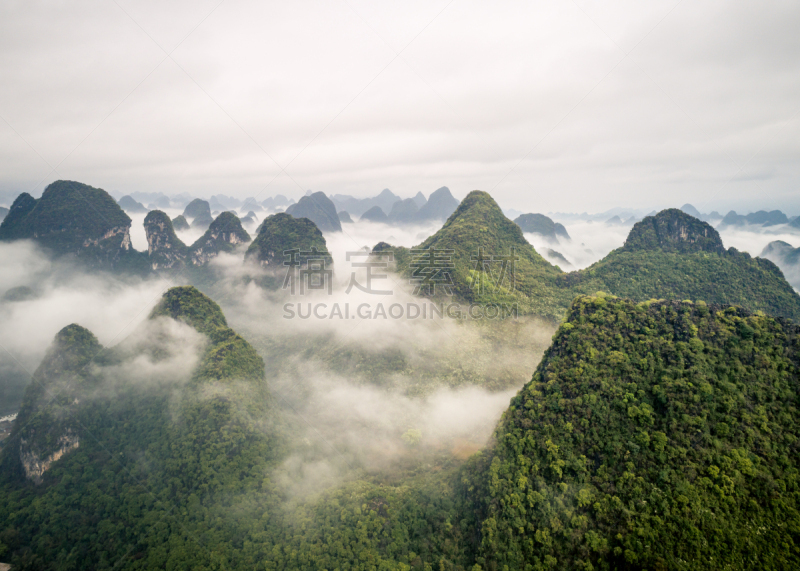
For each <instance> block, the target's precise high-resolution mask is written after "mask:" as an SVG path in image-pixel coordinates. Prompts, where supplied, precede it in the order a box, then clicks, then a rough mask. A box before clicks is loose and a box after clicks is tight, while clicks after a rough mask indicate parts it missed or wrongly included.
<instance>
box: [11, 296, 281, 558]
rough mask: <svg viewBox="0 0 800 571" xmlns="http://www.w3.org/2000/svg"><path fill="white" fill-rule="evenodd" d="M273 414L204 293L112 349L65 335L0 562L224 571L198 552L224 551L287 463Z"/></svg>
mask: <svg viewBox="0 0 800 571" xmlns="http://www.w3.org/2000/svg"><path fill="white" fill-rule="evenodd" d="M181 323H182V324H183V325H180V324H181ZM187 346H189V347H195V348H196V352H194V353H192V354H191V355H190V354H185V353H184V352H185V351H186V348H187ZM159 365H161V367H160V368H159ZM142 370H144V371H145V372H144V373H140V371H142ZM271 409H272V403H271V399H270V397H269V394H268V391H267V388H266V382H265V379H264V363H263V361H262V360H261V358H260V357H259V356H258V354H257V353H256V352H255V351H254V350H253V349H252V347H251V346H250V345H249V344H248V343H247V342H246V341H244V339H242V338H241V337H239V336H238V335H237V334H236V333H235V332H233V331H232V330H230V329H229V328H228V327H227V325H226V322H225V318H224V316H223V315H222V313H221V311H220V309H219V307H218V306H217V305H216V304H215V303H214V302H213V301H211V300H210V299H208V298H206V297H205V296H203V295H202V294H200V293H199V292H197V290H195V289H194V288H191V287H182V288H173V289H171V290H170V291H169V292H167V294H165V296H164V297H163V299H162V300H161V302H160V303H159V304H158V305H157V306H156V308H155V309H154V310H153V312H152V314H151V316H150V319H149V320H148V322H147V323H146V324H145V325H144V326H143V328H142V329H141V330H140V332H139V333H138V334H135V335H133V336H132V338H131V339H129V340H128V341H127V342H125V343H123V344H121V345H120V346H117V347H115V348H113V349H110V350H103V349H102V347H100V346H99V344H98V343H97V340H96V339H95V338H94V336H93V335H91V333H89V332H88V331H87V330H85V329H83V328H81V327H79V326H77V325H71V326H68V327H66V328H65V329H64V330H62V331H61V332H60V333H59V334H58V336H57V338H56V341H55V342H54V345H53V346H52V347H51V349H50V351H49V352H48V355H47V357H46V358H45V360H44V362H43V363H42V365H41V366H40V368H39V369H38V370H37V372H36V374H35V377H34V381H33V382H32V384H31V385H30V386H29V389H28V392H27V394H26V396H25V401H24V403H23V408H22V411H21V413H20V416H19V417H18V421H17V422H16V423H15V427H14V431H13V432H12V435H11V437H10V442H9V443H8V444H7V445H6V446H4V448H3V451H2V456H1V457H0V486H2V491H1V492H0V493H2V496H3V498H4V502H2V503H1V504H2V505H0V521H2V526H0V557H2V558H3V559H4V560H5V559H10V560H11V561H12V562H14V563H15V565H16V567H15V568H20V569H42V568H52V569H56V568H58V569H89V568H92V569H102V568H112V567H114V566H121V567H122V568H131V567H133V568H154V567H155V568H160V567H163V566H165V565H173V566H177V567H178V568H181V567H185V566H186V565H188V566H190V567H191V566H193V564H192V563H191V562H195V563H197V564H206V565H209V564H211V563H210V562H211V561H212V560H213V559H214V554H213V553H209V552H208V550H202V551H201V553H200V554H199V555H198V554H196V553H195V552H196V551H197V546H196V545H195V542H198V541H199V542H200V543H202V542H203V541H218V539H214V540H211V539H209V537H216V536H215V534H219V533H220V532H219V531H218V530H217V531H215V529H217V528H218V527H219V526H221V525H223V524H222V519H221V518H223V517H228V518H231V517H235V513H233V512H230V513H226V510H227V509H228V508H231V503H232V502H233V503H235V502H237V501H241V498H239V499H236V498H237V497H238V496H239V495H241V494H243V493H245V491H246V490H260V489H261V488H262V487H265V486H266V487H268V480H265V479H264V476H265V474H266V472H267V471H268V469H269V467H270V466H271V465H272V463H274V461H275V459H276V458H278V457H279V456H280V454H281V448H280V446H281V440H280V438H279V437H278V432H279V430H280V428H279V426H278V423H277V422H276V419H275V415H274V414H271ZM64 435H67V436H68V440H66V441H65V440H64V438H63V437H64ZM53 452H56V455H55V456H53V455H52V453H53ZM31 453H36V455H37V458H34V459H33V460H36V461H38V460H47V459H50V460H52V464H51V465H48V466H46V467H45V469H44V470H41V466H42V465H43V464H44V463H43V462H41V461H39V462H38V464H37V463H36V461H33V462H32V461H31V458H32V457H31ZM29 466H32V467H33V468H36V467H37V466H38V467H39V473H35V470H31V469H30V467H29ZM234 511H235V510H234ZM226 537H227V538H228V541H230V538H229V536H226ZM212 551H213V550H212ZM195 568H198V567H195Z"/></svg>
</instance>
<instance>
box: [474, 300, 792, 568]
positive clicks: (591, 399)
mask: <svg viewBox="0 0 800 571" xmlns="http://www.w3.org/2000/svg"><path fill="white" fill-rule="evenodd" d="M798 333H800V329H798V326H797V325H795V324H793V323H791V322H788V321H785V320H780V319H774V318H771V317H767V316H764V315H763V314H762V315H759V314H752V313H749V312H747V311H744V310H742V309H741V308H737V307H723V306H713V305H706V304H705V303H691V302H678V301H664V302H644V303H638V304H637V303H634V302H631V301H627V300H621V299H616V298H614V297H610V296H607V295H603V296H594V297H579V298H577V299H576V300H575V302H574V303H573V304H572V306H571V309H570V313H569V316H568V318H567V320H566V321H565V322H564V323H563V324H562V326H561V328H560V329H559V331H558V333H557V334H556V336H555V337H554V340H553V345H552V346H551V348H550V349H549V350H548V351H547V352H546V353H545V356H544V358H543V360H542V362H541V363H540V365H539V367H538V368H537V370H536V372H535V374H534V375H533V379H532V380H531V382H530V383H529V384H527V385H526V386H525V387H524V388H523V389H522V390H521V391H520V392H519V394H518V395H517V396H516V397H515V398H514V399H513V400H512V402H511V406H510V407H509V409H508V411H507V412H506V413H505V414H504V416H503V418H502V420H501V422H500V425H499V426H498V428H497V430H496V433H495V436H494V444H493V445H492V447H491V448H490V450H489V451H488V453H487V455H486V457H485V460H483V461H484V462H485V466H486V476H485V480H484V484H483V485H484V486H485V488H479V489H482V490H485V493H486V494H487V496H488V499H487V502H486V507H485V510H486V511H485V514H486V515H485V517H484V519H483V524H482V528H481V536H482V538H481V549H480V556H479V562H480V563H481V564H482V565H485V566H486V568H489V569H494V568H497V569H501V568H504V566H507V568H509V569H522V568H529V567H528V566H530V568H532V569H588V568H592V569H621V568H623V569H684V568H685V569H709V570H713V569H721V568H726V569H753V568H770V569H791V568H796V567H797V566H798V564H800V543H799V542H798V531H800V511H798V502H799V501H800V477H799V476H798V474H800V470H799V469H800V454H798V447H800V415H798V412H800V411H798V403H799V402H800V377H798V365H800V344H799V343H798V339H799V337H798ZM479 495H480V494H479ZM754 530H758V532H757V533H756V532H755V531H754Z"/></svg>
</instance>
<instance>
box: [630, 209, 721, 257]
mask: <svg viewBox="0 0 800 571" xmlns="http://www.w3.org/2000/svg"><path fill="white" fill-rule="evenodd" d="M623 248H625V249H626V250H630V251H635V250H661V251H664V252H690V251H691V252H696V251H703V252H713V253H715V254H724V253H725V246H723V245H722V238H720V236H719V232H717V231H716V230H715V229H714V227H713V226H711V224H709V223H708V222H703V221H702V220H699V219H698V218H695V217H694V216H691V215H689V214H687V213H685V212H683V211H682V210H678V209H677V208H670V209H667V210H662V211H661V212H659V213H658V214H656V215H655V216H647V217H645V218H644V219H643V220H640V221H639V222H637V223H636V224H634V226H633V228H632V229H631V231H630V233H629V234H628V237H627V239H626V240H625V245H624V246H623Z"/></svg>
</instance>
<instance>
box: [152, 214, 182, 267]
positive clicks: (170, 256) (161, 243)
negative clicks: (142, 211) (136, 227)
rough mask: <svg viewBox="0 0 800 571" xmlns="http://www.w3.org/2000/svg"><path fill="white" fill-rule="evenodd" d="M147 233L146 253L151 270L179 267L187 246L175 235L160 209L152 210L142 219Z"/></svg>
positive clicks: (166, 217)
mask: <svg viewBox="0 0 800 571" xmlns="http://www.w3.org/2000/svg"><path fill="white" fill-rule="evenodd" d="M144 230H145V233H146V234H147V255H148V258H149V260H150V267H151V268H152V269H153V270H163V269H169V268H176V267H180V266H182V265H183V264H184V262H185V261H186V257H187V255H188V248H187V247H186V244H184V243H183V242H181V239H180V238H178V237H177V236H176V235H175V230H174V229H173V227H172V221H171V220H170V219H169V216H167V215H166V214H165V213H164V212H162V211H161V210H152V211H151V212H149V213H148V214H147V216H146V217H145V219H144Z"/></svg>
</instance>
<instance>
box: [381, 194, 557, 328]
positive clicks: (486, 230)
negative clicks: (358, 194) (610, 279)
mask: <svg viewBox="0 0 800 571" xmlns="http://www.w3.org/2000/svg"><path fill="white" fill-rule="evenodd" d="M432 200H433V197H431V201H432ZM431 201H429V202H428V204H430V203H431ZM415 249H416V250H428V249H435V250H442V251H443V252H442V256H443V259H444V260H447V261H448V262H450V263H452V268H451V269H448V270H446V272H445V271H441V272H439V273H438V275H436V276H434V277H432V278H431V279H430V280H428V281H431V282H434V283H435V282H436V281H439V282H440V284H439V285H441V286H447V285H449V286H450V288H451V290H452V293H453V294H454V295H455V296H457V297H458V298H460V299H463V300H465V301H467V302H471V303H480V304H508V305H517V306H519V312H520V313H535V314H538V315H542V316H545V317H548V318H550V319H557V318H558V316H560V314H561V313H562V312H563V308H564V307H566V305H567V304H568V303H569V300H570V299H571V293H570V292H569V291H566V290H561V289H559V288H558V287H557V286H556V277H557V276H558V275H560V274H561V273H562V272H561V271H560V270H559V269H558V268H556V267H555V266H553V265H551V264H550V263H549V262H548V261H547V260H545V259H544V258H543V257H542V256H541V255H539V254H538V253H537V252H536V250H535V249H534V248H533V246H531V245H530V244H529V243H528V242H527V241H526V240H525V238H524V237H523V235H522V230H521V229H520V227H519V226H517V225H516V224H515V223H514V222H512V221H511V220H509V219H508V218H506V217H505V215H504V214H503V212H502V210H500V207H499V206H498V205H497V203H496V202H495V201H494V199H492V197H491V196H489V194H488V193H486V192H482V191H478V190H474V191H472V192H470V193H469V194H468V195H467V197H466V198H465V199H464V200H463V201H462V202H461V204H460V205H459V206H458V208H457V209H456V211H455V212H453V214H452V215H451V216H450V218H449V219H448V220H447V222H445V224H444V226H442V228H441V229H440V230H439V231H438V232H436V233H435V234H434V235H432V236H430V237H429V238H428V239H427V240H425V241H424V242H423V243H422V244H420V245H419V246H417V247H416V248H415ZM412 252H413V250H412V251H408V250H399V251H398V252H397V255H398V267H399V268H400V269H401V270H402V271H404V272H405V274H406V275H407V276H408V277H409V278H410V279H412V282H416V283H417V284H419V283H420V282H422V281H423V278H421V277H417V276H425V275H426V274H427V273H429V272H430V271H433V270H429V268H434V269H435V267H434V266H433V265H432V264H431V262H430V260H429V259H426V258H424V257H422V256H418V255H415V254H413V253H412ZM512 257H515V258H516V260H515V261H514V263H511V259H512ZM445 273H446V274H447V275H449V279H441V278H443V276H444V274H445ZM439 285H437V286H436V287H434V288H433V290H435V291H432V292H430V293H439V292H440V291H441V292H444V291H445V290H446V288H445V287H439Z"/></svg>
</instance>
